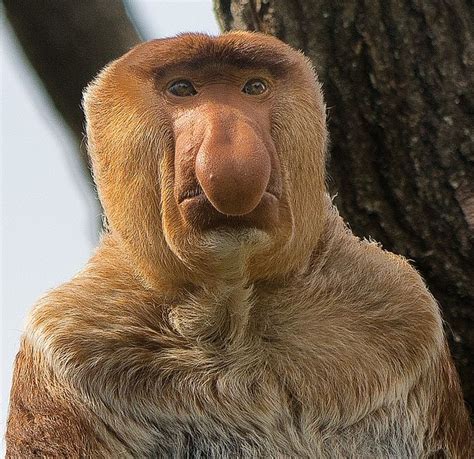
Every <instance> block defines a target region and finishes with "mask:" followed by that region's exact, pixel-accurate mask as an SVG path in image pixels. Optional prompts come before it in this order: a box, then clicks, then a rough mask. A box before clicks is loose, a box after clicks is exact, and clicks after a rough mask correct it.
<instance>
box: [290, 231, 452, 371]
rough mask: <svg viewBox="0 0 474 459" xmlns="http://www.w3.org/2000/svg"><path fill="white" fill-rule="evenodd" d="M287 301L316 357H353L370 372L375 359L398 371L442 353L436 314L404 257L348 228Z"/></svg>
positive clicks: (443, 340) (354, 360)
mask: <svg viewBox="0 0 474 459" xmlns="http://www.w3.org/2000/svg"><path fill="white" fill-rule="evenodd" d="M288 299H289V300H290V301H291V304H292V305H293V306H292V307H294V308H295V310H297V311H300V312H298V314H299V317H300V319H299V320H300V324H299V327H300V330H301V333H303V334H310V335H311V336H313V337H314V343H315V344H314V346H315V349H317V351H316V352H318V353H319V355H331V354H332V355H335V356H336V358H337V356H339V358H341V359H343V358H348V359H351V358H352V357H353V359H352V361H353V362H356V361H359V362H365V363H366V364H367V365H368V367H371V368H375V362H377V360H376V359H377V358H378V359H380V360H378V361H379V362H382V363H383V362H385V363H386V362H389V363H390V364H393V368H397V367H398V368H399V370H400V371H403V369H405V370H408V369H409V368H413V369H415V368H418V369H419V368H420V367H421V366H426V365H427V364H428V362H429V361H430V360H431V358H432V357H433V356H434V355H436V354H437V353H439V354H441V353H442V349H443V346H444V343H445V338H444V333H443V326H442V319H441V314H440V311H439V308H438V305H437V303H436V301H435V299H434V298H433V296H432V295H431V294H430V292H429V290H428V289H427V287H426V285H425V283H424V282H423V279H422V278H421V276H420V275H419V274H418V272H417V271H416V270H415V269H414V268H413V267H412V266H411V265H410V264H409V263H408V262H407V260H406V259H404V258H403V257H401V256H398V255H395V254H393V253H390V252H387V251H385V250H383V249H382V248H381V247H380V245H379V244H376V243H374V242H370V241H366V240H360V239H359V238H356V237H355V236H353V235H352V234H350V233H349V232H347V231H346V232H344V234H343V235H342V237H340V238H339V239H338V240H337V241H335V243H333V244H332V245H331V246H330V248H329V249H328V250H327V251H326V252H325V253H324V254H323V255H322V256H320V258H315V261H314V263H313V265H312V269H311V270H310V272H309V273H308V274H307V276H306V277H305V278H303V279H302V280H301V281H300V282H297V283H296V285H295V287H294V288H293V289H292V293H291V294H290V295H288ZM298 314H296V313H295V315H294V316H296V317H298ZM338 349H339V353H338ZM351 356H352V357H351ZM364 359H365V360H364ZM374 359H375V360H374ZM334 363H336V362H334ZM382 367H384V365H381V368H382Z"/></svg>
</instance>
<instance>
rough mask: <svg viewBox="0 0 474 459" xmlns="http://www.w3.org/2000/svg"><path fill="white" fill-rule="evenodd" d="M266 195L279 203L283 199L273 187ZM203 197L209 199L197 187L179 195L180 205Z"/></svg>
mask: <svg viewBox="0 0 474 459" xmlns="http://www.w3.org/2000/svg"><path fill="white" fill-rule="evenodd" d="M265 194H269V195H271V196H273V197H274V198H275V199H276V200H277V201H279V200H280V198H281V192H280V191H279V190H274V189H272V188H271V187H269V188H268V189H267V190H265V193H264V195H265ZM201 196H202V197H203V198H204V199H207V197H206V195H205V193H204V191H203V189H202V188H201V186H200V185H195V186H194V188H192V189H188V190H185V191H182V192H181V193H180V194H179V197H178V204H182V203H183V202H184V201H186V200H187V199H192V198H197V197H201Z"/></svg>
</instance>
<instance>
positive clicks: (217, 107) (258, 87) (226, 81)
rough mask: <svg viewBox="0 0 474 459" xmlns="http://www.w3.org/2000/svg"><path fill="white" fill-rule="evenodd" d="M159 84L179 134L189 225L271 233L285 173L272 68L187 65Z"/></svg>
mask: <svg viewBox="0 0 474 459" xmlns="http://www.w3.org/2000/svg"><path fill="white" fill-rule="evenodd" d="M159 83H160V86H161V84H162V85H163V86H162V92H163V94H164V99H165V107H166V110H167V112H168V114H169V118H170V122H171V129H172V132H173V138H174V152H173V157H174V167H173V173H174V189H173V192H174V199H175V201H176V204H177V206H178V209H179V212H180V215H181V217H182V220H183V223H184V224H185V225H188V226H190V227H191V228H194V229H198V230H201V231H207V230H217V229H219V228H225V229H229V228H233V229H235V230H239V229H242V228H251V227H255V228H259V229H262V230H264V231H272V228H275V227H277V225H278V222H279V213H280V212H279V207H280V199H281V196H282V179H281V168H280V162H279V159H278V156H277V152H276V148H275V143H274V140H273V138H272V135H271V115H272V107H273V99H274V93H273V91H272V89H273V86H274V85H273V81H272V76H271V74H269V73H268V71H266V70H265V69H261V68H255V69H244V70H240V69H230V68H229V66H225V65H219V64H217V63H216V64H214V65H207V66H206V67H205V68H204V69H193V68H186V67H180V68H179V69H176V70H174V71H173V72H172V73H170V74H168V75H166V77H165V78H163V79H162V80H161V81H160V82H159Z"/></svg>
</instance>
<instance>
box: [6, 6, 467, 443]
mask: <svg viewBox="0 0 474 459" xmlns="http://www.w3.org/2000/svg"><path fill="white" fill-rule="evenodd" d="M471 3H472V2H471V0H459V1H457V2H359V1H356V0H350V1H349V0H348V1H345V2H334V0H305V1H304V2H302V1H301V2H298V1H292V2H288V1H285V0H214V1H211V0H196V1H181V0H174V1H161V0H127V1H124V2H122V1H120V0H81V1H80V2H78V1H75V0H61V1H56V0H34V1H31V0H2V4H1V8H2V9H1V20H2V28H1V31H0V34H1V44H0V45H1V79H2V80H1V88H2V89H1V91H2V92H1V101H2V104H1V105H2V111H1V175H0V181H1V197H0V204H1V212H2V215H1V227H0V237H1V241H2V244H1V251H2V253H1V256H2V263H1V266H0V269H1V273H0V280H1V284H0V289H1V292H0V293H1V304H2V312H1V314H2V317H1V319H2V322H1V331H2V337H1V344H2V361H1V368H0V371H1V383H2V388H1V397H2V398H1V403H2V405H1V431H2V432H3V429H4V425H5V416H6V410H7V400H8V391H9V386H10V380H11V375H12V363H13V358H14V355H15V353H16V351H17V348H18V342H19V337H20V334H21V330H22V327H23V323H24V320H25V316H26V314H27V311H28V310H29V309H30V308H31V306H32V305H33V304H34V303H35V302H36V301H37V299H38V298H39V297H40V296H41V295H43V294H44V293H45V292H46V291H47V290H48V289H51V288H54V287H55V286H57V285H59V284H61V283H62V282H64V281H66V280H68V279H69V278H70V277H71V276H73V275H74V273H76V272H77V271H78V270H79V269H81V267H82V266H83V265H84V263H85V262H86V261H87V259H88V257H89V256H90V254H91V251H92V250H93V248H94V246H95V245H96V243H97V240H98V234H99V231H100V225H101V210H100V205H99V203H98V200H97V198H96V195H95V190H94V187H93V183H92V180H91V178H90V174H89V170H88V166H87V155H86V152H85V148H84V145H83V135H82V134H83V122H84V120H83V116H82V112H81V109H80V95H81V91H82V89H83V88H84V86H85V85H86V84H87V83H88V82H89V81H90V80H91V79H92V77H93V76H94V75H95V74H96V73H97V72H98V71H99V70H100V69H101V68H102V67H103V66H104V65H105V64H106V63H107V62H109V61H110V60H112V59H113V58H115V57H118V56H120V55H121V54H123V53H124V52H125V51H127V50H128V49H129V48H130V47H132V46H133V45H134V44H136V43H138V42H139V41H141V40H146V39H150V38H159V37H165V36H170V35H174V34H176V33H178V32H185V31H200V32H207V33H210V34H217V33H219V26H218V23H217V22H219V25H220V28H221V29H222V30H232V29H244V30H252V31H259V32H264V33H269V34H272V35H275V36H277V37H278V38H280V39H282V40H283V41H285V42H287V43H289V44H291V45H292V46H293V47H295V48H296V49H301V50H302V51H304V53H305V54H306V55H307V56H308V57H309V58H310V59H311V61H312V63H313V64H314V66H315V68H316V70H317V73H318V75H319V78H320V80H321V82H322V84H323V89H324V93H325V99H326V102H327V107H328V127H329V131H330V137H331V143H330V151H329V155H328V162H327V183H328V187H329V191H330V193H331V194H332V195H333V196H336V197H335V202H336V204H337V206H338V208H339V211H340V213H341V215H342V216H343V218H344V219H345V220H346V221H347V222H348V223H349V225H350V227H351V229H352V231H353V232H354V233H355V234H356V235H358V236H360V237H367V238H369V237H370V238H373V239H375V240H377V241H379V242H380V243H381V244H382V245H383V247H384V248H385V249H387V250H391V251H393V252H395V253H398V254H401V255H403V256H405V257H406V258H408V259H410V260H411V263H412V264H413V265H414V266H415V267H416V269H418V270H419V271H420V273H421V274H422V276H423V277H424V278H425V280H426V282H427V284H428V286H429V288H430V290H431V292H432V293H433V295H434V296H435V298H436V299H437V300H438V302H439V304H440V307H441V310H442V313H443V317H444V318H445V320H446V327H445V329H446V334H447V337H448V340H449V344H450V347H451V351H452V353H453V356H454V359H455V363H456V365H457V368H458V370H459V374H460V376H461V382H462V385H463V389H464V395H465V397H466V401H467V402H468V403H470V404H471V406H474V378H473V374H474V361H473V358H472V356H473V355H474V332H473V330H474V282H473V279H474V262H473V260H474V148H473V145H474V134H473V123H472V119H473V113H474V109H473V107H474V92H473V88H474V68H473V67H474V38H473V29H472V24H473V23H474V9H473V8H472V5H471ZM213 8H214V9H215V11H216V16H215V15H214V12H213ZM216 17H218V18H219V21H217V20H216ZM313 217H314V218H317V216H313ZM308 218H311V216H308ZM2 437H3V436H2Z"/></svg>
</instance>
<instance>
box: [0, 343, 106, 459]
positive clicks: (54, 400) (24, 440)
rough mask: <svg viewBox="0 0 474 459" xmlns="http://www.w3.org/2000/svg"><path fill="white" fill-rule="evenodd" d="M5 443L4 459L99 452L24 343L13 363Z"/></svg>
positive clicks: (75, 407)
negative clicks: (5, 458)
mask: <svg viewBox="0 0 474 459" xmlns="http://www.w3.org/2000/svg"><path fill="white" fill-rule="evenodd" d="M6 441H7V454H6V457H7V458H20V457H21V458H28V457H68V458H78V457H90V456H91V452H92V451H99V450H100V449H101V448H100V445H98V442H97V440H96V439H95V435H94V432H92V430H91V428H90V426H89V425H88V424H87V422H86V421H85V419H84V415H83V413H81V409H80V408H79V407H78V405H77V403H76V401H75V400H71V397H70V396H68V394H67V393H66V391H65V390H64V388H62V387H61V386H60V385H59V384H58V382H57V381H56V380H55V378H54V376H53V375H52V374H51V372H50V371H49V370H48V368H47V365H46V363H45V362H44V359H43V358H42V357H41V356H38V355H35V354H34V353H33V351H32V349H31V347H30V346H28V345H26V344H25V343H23V344H22V346H21V349H20V351H19V353H18V355H17V357H16V361H15V370H14V376H13V385H12V390H11V396H10V412H9V419H8V424H7V433H6ZM96 457H97V456H96Z"/></svg>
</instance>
